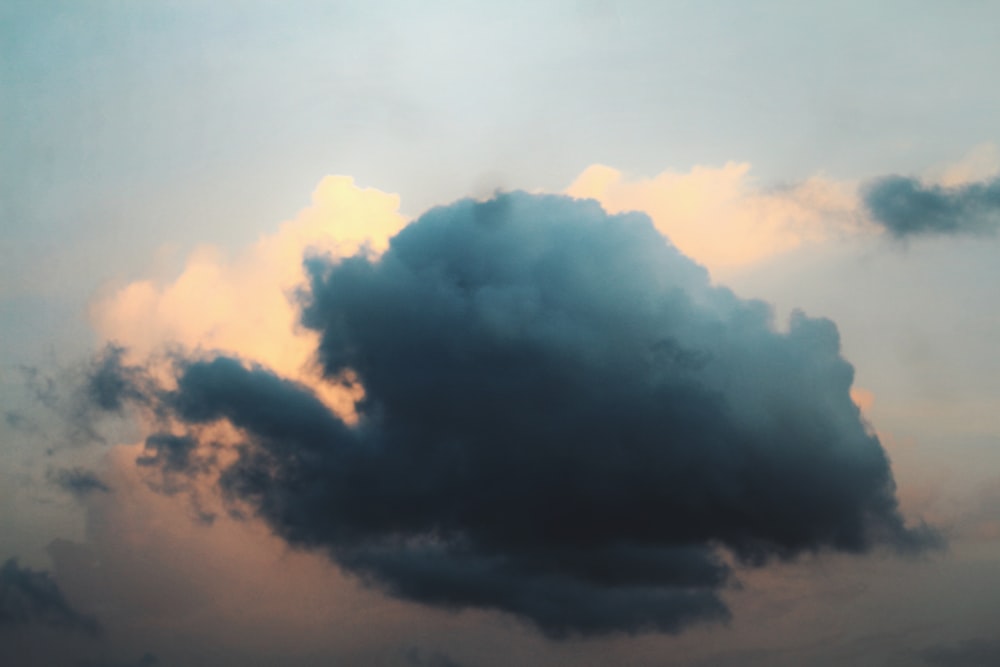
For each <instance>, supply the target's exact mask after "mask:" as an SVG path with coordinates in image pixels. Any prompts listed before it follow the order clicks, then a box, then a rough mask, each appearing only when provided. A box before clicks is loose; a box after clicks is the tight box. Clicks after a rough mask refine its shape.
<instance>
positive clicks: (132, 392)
mask: <svg viewBox="0 0 1000 667" xmlns="http://www.w3.org/2000/svg"><path fill="white" fill-rule="evenodd" d="M124 355H125V348H123V347H121V346H119V345H114V344H110V345H107V346H106V347H105V348H104V350H102V351H101V353H100V354H99V355H98V356H97V357H95V358H94V360H93V361H92V362H91V364H90V367H89V368H88V369H87V371H86V383H85V391H86V393H87V397H88V398H89V399H90V402H92V403H93V404H94V405H96V406H97V407H99V408H100V409H102V410H106V411H109V412H120V411H121V410H122V408H124V406H125V404H126V403H127V402H129V401H133V402H134V401H140V402H142V401H145V400H146V396H147V394H148V392H149V388H150V383H151V380H150V379H149V377H148V376H147V375H146V374H145V372H144V371H143V369H142V368H140V367H138V366H128V365H126V364H125V363H124V360H123V359H124Z"/></svg>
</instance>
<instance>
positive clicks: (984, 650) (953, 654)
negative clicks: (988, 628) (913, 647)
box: [921, 639, 1000, 667]
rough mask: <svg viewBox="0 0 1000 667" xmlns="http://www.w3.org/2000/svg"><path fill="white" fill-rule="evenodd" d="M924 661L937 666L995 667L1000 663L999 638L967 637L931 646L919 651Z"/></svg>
mask: <svg viewBox="0 0 1000 667" xmlns="http://www.w3.org/2000/svg"><path fill="white" fill-rule="evenodd" d="M921 657H923V659H924V662H925V663H927V664H928V665H936V666H938V667H995V666H996V665H1000V639H969V640H966V641H963V642H958V643H956V644H942V645H940V646H931V647H929V648H926V649H924V650H923V651H922V652H921Z"/></svg>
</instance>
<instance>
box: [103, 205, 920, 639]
mask: <svg viewBox="0 0 1000 667" xmlns="http://www.w3.org/2000/svg"><path fill="white" fill-rule="evenodd" d="M307 270H308V273H309V277H310V281H309V285H308V287H307V288H306V289H304V290H303V292H302V294H301V295H300V297H301V301H302V309H303V310H302V321H303V323H304V324H305V325H306V326H307V327H309V328H311V329H314V330H315V331H316V332H318V334H319V336H320V339H319V340H320V343H319V349H318V358H319V361H320V363H321V366H322V369H323V372H324V374H325V375H326V376H327V378H328V379H329V380H330V381H331V382H337V381H340V379H341V378H343V377H344V374H345V372H347V371H350V372H352V373H353V374H355V375H356V376H357V378H358V379H359V380H360V382H361V384H362V385H363V386H364V390H365V397H364V399H363V400H362V402H361V403H360V404H359V405H358V406H357V409H358V414H359V416H360V420H359V422H358V423H357V424H354V425H350V424H347V423H345V422H343V421H342V420H341V419H340V418H338V417H337V416H336V415H335V414H334V413H332V412H331V411H330V410H329V409H328V408H327V407H326V406H325V405H324V404H323V403H322V402H321V401H320V400H319V398H317V397H316V395H315V394H314V393H313V391H312V390H311V389H309V388H307V387H306V386H304V385H301V384H298V383H296V382H292V381H290V380H287V379H283V378H281V377H279V376H277V375H275V374H274V373H272V372H271V371H269V370H267V369H265V368H263V367H261V366H257V365H253V364H247V363H244V362H242V361H240V360H237V359H234V358H229V357H224V356H218V357H215V358H209V359H201V360H189V361H186V362H183V363H181V364H180V365H179V367H178V377H177V386H176V389H174V390H171V391H168V392H162V393H160V395H159V396H160V398H159V401H160V402H161V403H162V406H163V407H165V409H167V410H169V411H170V412H172V413H173V414H174V415H175V416H176V417H177V418H179V419H180V420H182V421H184V422H187V423H189V424H191V425H198V424H205V423H210V422H214V421H217V420H228V421H229V422H231V423H232V424H233V425H234V426H236V427H237V428H238V429H240V431H241V432H242V433H243V435H244V442H243V444H242V445H241V446H239V447H238V450H237V451H238V452H239V455H238V457H237V459H236V461H235V462H234V463H232V464H230V465H228V466H227V467H225V468H224V469H223V470H222V473H221V485H222V487H223V489H224V490H225V491H226V492H227V493H228V494H230V495H231V496H232V497H234V498H237V499H240V500H243V501H246V502H247V503H249V504H250V505H251V506H252V507H253V508H254V509H255V510H256V512H257V513H258V515H259V516H260V517H262V518H263V519H264V520H266V521H267V522H268V523H269V524H270V526H271V527H272V528H273V529H274V531H275V532H276V533H277V534H279V535H280V536H282V537H283V538H284V539H286V540H287V541H288V542H290V543H292V544H295V545H298V546H304V547H311V548H318V549H323V550H326V551H327V552H328V553H329V554H330V556H331V558H333V559H334V560H335V561H336V562H338V563H339V564H340V565H341V566H343V567H344V568H345V569H348V570H350V571H353V572H355V573H357V574H359V575H360V576H361V577H362V578H364V579H365V580H366V581H368V582H370V583H372V584H374V585H377V586H379V587H381V588H383V589H384V590H386V591H388V592H389V593H391V594H393V595H396V596H398V597H402V598H405V599H409V600H414V601H417V602H422V603H425V604H430V605H435V606H441V607H446V608H455V609H458V608H470V607H471V608H485V609H496V610H501V611H505V612H508V613H512V614H514V615H517V616H518V617H520V618H522V619H526V620H528V621H530V622H533V623H534V624H536V625H537V626H538V627H539V628H540V629H541V630H542V631H543V632H544V633H546V634H547V635H549V636H552V637H565V636H570V635H579V634H582V635H591V634H603V633H609V632H639V631H662V632H675V631H678V630H680V629H682V628H683V627H685V626H686V625H688V624H690V623H693V622H698V621H709V620H722V619H725V618H726V617H727V616H728V610H727V608H726V606H725V604H724V603H723V602H722V600H721V598H720V591H721V590H722V589H723V588H724V587H725V586H726V585H727V584H728V583H729V582H730V581H731V579H732V573H731V571H730V567H729V565H727V563H726V560H725V558H724V556H723V555H722V552H724V551H728V552H729V553H731V554H734V555H735V557H736V558H737V559H738V560H740V561H741V562H743V563H745V564H751V565H759V564H763V563H765V562H767V561H768V560H769V559H771V558H775V557H777V558H790V557H793V556H795V555H797V554H800V553H803V552H815V551H820V550H825V549H832V550H840V551H847V552H853V553H859V552H864V551H866V550H868V549H870V548H872V547H874V546H875V545H877V544H880V543H882V544H887V545H889V546H893V547H896V548H899V549H904V550H905V549H911V548H919V547H920V546H923V545H926V544H928V543H929V542H931V541H932V540H933V537H932V535H930V533H929V532H928V531H927V530H925V529H918V530H910V529H908V528H906V527H905V526H904V525H903V520H902V518H901V516H900V513H899V510H898V507H897V502H896V499H895V496H894V484H893V479H892V475H891V472H890V469H889V464H888V461H887V459H886V456H885V453H884V451H883V450H882V447H881V445H880V443H879V441H878V439H877V438H876V437H875V436H874V435H873V434H872V433H871V431H870V429H868V428H867V427H866V424H865V423H864V422H863V421H862V419H861V416H860V413H859V411H858V409H857V407H856V406H855V405H854V404H853V403H852V401H851V399H850V396H849V389H850V386H851V383H852V380H853V369H852V367H851V366H850V365H849V364H848V363H847V362H846V361H845V360H844V359H843V358H842V357H841V356H840V353H839V338H838V334H837V330H836V327H835V326H834V325H833V324H832V323H831V322H829V321H827V320H822V319H810V318H808V317H806V316H804V315H802V314H801V313H797V314H795V315H794V316H793V317H792V319H791V322H790V327H789V330H788V331H787V332H778V331H776V330H775V329H774V327H773V325H772V322H771V312H770V309H769V308H768V307H767V306H766V305H765V304H763V303H761V302H758V301H747V300H742V299H740V298H738V297H736V296H735V295H734V294H733V293H732V292H730V291H729V290H727V289H724V288H720V287H713V286H712V285H711V284H710V281H709V278H708V275H707V273H706V271H705V270H704V269H702V268H701V267H699V266H698V265H696V264H694V263H693V262H691V261H690V260H688V259H687V258H685V257H684V256H683V255H681V254H680V253H679V252H678V251H677V250H676V249H675V248H674V247H673V246H671V245H670V243H669V242H668V241H666V240H665V239H664V238H663V237H662V236H661V235H660V234H659V233H658V232H657V231H656V230H655V229H654V227H653V226H652V224H651V223H650V221H649V219H648V218H646V217H645V216H643V215H638V214H627V215H615V216H609V215H607V214H606V213H605V212H604V211H603V210H602V209H601V208H600V207H599V206H598V205H597V204H596V203H595V202H592V201H579V200H572V199H569V198H565V197H557V196H536V195H528V194H525V193H511V194H503V195H499V196H497V197H496V198H494V199H493V200H490V201H487V202H474V201H462V202H458V203H456V204H454V205H451V206H447V207H441V208H437V209H433V210H432V211H430V212H428V213H427V214H425V215H424V216H422V217H421V218H419V219H418V220H416V221H415V222H414V223H412V224H411V225H410V226H408V227H407V228H405V229H404V230H403V231H402V232H400V233H399V234H398V235H397V236H396V237H394V238H393V239H392V242H391V244H390V246H389V249H388V250H387V251H386V252H385V253H384V254H383V255H382V256H381V257H379V258H377V259H376V258H372V257H370V256H367V255H358V256H355V257H351V258H347V259H343V260H332V259H324V258H311V259H309V260H308V261H307ZM126 370H127V371H128V372H127V373H124V374H122V376H123V377H124V376H126V375H128V374H129V373H134V369H126ZM126 384H127V383H126ZM112 399H113V397H112ZM107 402H108V403H109V405H115V404H116V403H115V401H114V400H109V401H107Z"/></svg>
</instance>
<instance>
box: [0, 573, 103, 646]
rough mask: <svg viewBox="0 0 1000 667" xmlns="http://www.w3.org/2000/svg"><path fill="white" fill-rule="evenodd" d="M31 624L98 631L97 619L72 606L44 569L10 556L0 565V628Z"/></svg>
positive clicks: (81, 630)
mask: <svg viewBox="0 0 1000 667" xmlns="http://www.w3.org/2000/svg"><path fill="white" fill-rule="evenodd" d="M33 624H38V625H44V626H48V627H51V628H60V629H65V630H72V631H79V632H83V633H85V634H88V635H97V634H99V633H100V625H99V624H98V622H97V620H96V619H94V618H93V617H91V616H87V615H86V614H82V613H80V612H79V611H77V610H76V609H74V608H73V607H72V606H71V605H70V603H69V602H68V601H67V600H66V597H65V596H64V595H63V593H62V591H61V590H60V589H59V586H58V585H57V584H56V582H55V581H53V580H52V578H51V577H50V576H49V574H48V573H47V572H43V571H37V570H32V569H30V568H26V567H21V566H20V565H18V563H17V560H16V559H13V558H11V559H9V560H8V561H7V562H5V563H4V564H3V566H2V567H0V631H3V630H6V629H10V628H12V627H16V626H23V625H33Z"/></svg>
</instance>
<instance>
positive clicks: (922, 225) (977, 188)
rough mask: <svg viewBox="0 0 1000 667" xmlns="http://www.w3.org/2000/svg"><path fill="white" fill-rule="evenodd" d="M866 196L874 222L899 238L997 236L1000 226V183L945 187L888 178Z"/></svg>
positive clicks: (864, 193)
mask: <svg viewBox="0 0 1000 667" xmlns="http://www.w3.org/2000/svg"><path fill="white" fill-rule="evenodd" d="M862 196H863V200H864V203H865V206H866V207H867V208H868V211H869V213H870V214H871V216H872V219H873V220H874V221H875V222H877V223H878V224H880V225H882V226H883V227H885V229H886V230H887V231H888V232H889V233H890V234H892V236H894V237H896V238H907V237H913V236H935V235H936V236H946V235H983V234H993V233H995V232H996V230H997V228H998V226H1000V179H996V180H993V181H988V182H985V183H970V184H968V185H962V186H958V187H943V186H940V185H927V184H924V183H921V182H920V181H918V180H917V179H914V178H907V177H905V176H887V177H884V178H881V179H878V180H875V181H873V182H871V183H869V184H868V185H867V186H866V187H864V188H863V189H862Z"/></svg>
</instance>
